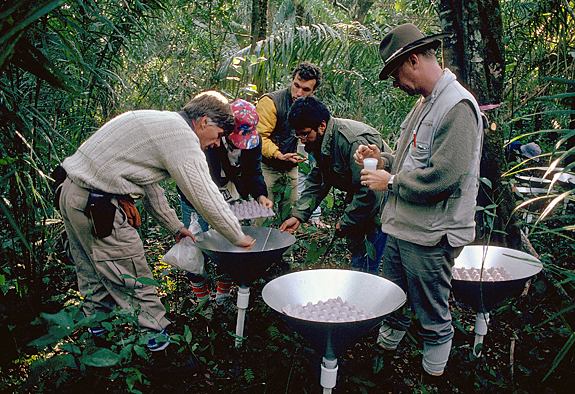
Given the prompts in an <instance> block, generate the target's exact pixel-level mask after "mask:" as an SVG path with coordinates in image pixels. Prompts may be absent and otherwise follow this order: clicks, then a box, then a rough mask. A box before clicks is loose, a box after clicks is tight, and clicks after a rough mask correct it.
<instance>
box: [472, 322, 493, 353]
mask: <svg viewBox="0 0 575 394" xmlns="http://www.w3.org/2000/svg"><path fill="white" fill-rule="evenodd" d="M487 326H489V313H487V312H477V315H475V342H474V343H473V355H474V356H475V357H480V356H481V349H479V347H478V345H481V346H480V347H481V348H483V337H485V335H487Z"/></svg>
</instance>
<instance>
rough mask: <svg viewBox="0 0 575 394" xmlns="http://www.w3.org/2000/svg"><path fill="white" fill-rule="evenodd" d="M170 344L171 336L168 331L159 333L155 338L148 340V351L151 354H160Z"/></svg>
mask: <svg viewBox="0 0 575 394" xmlns="http://www.w3.org/2000/svg"><path fill="white" fill-rule="evenodd" d="M169 344H170V336H169V335H168V333H167V332H166V330H165V329H164V330H162V331H159V332H157V333H156V334H155V335H154V337H153V338H151V339H149V340H148V350H149V351H151V352H159V351H161V350H164V349H165V348H167V347H168V345H169Z"/></svg>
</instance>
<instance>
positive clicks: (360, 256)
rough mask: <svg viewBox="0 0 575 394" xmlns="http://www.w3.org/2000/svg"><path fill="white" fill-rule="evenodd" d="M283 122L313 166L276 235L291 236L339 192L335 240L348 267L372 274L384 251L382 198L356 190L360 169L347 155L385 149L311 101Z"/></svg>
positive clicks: (300, 102)
mask: <svg viewBox="0 0 575 394" xmlns="http://www.w3.org/2000/svg"><path fill="white" fill-rule="evenodd" d="M288 122H289V124H290V126H291V127H292V128H293V129H294V130H295V133H296V136H297V138H299V139H300V140H301V141H302V142H303V143H304V144H305V149H306V151H308V152H310V153H312V154H313V155H314V157H315V158H316V160H317V163H316V165H315V166H314V167H313V168H312V170H311V172H310V174H309V176H308V178H307V180H306V183H305V188H304V190H303V192H302V194H301V197H300V198H299V200H298V201H297V205H296V206H295V207H294V209H293V210H292V216H291V217H290V218H288V219H286V220H285V221H284V222H283V223H282V225H281V226H280V230H281V231H288V232H290V233H293V232H294V231H296V230H297V229H298V227H299V226H300V224H301V223H305V222H306V221H307V220H308V219H309V217H310V215H311V213H312V212H313V210H314V209H315V208H316V207H317V206H318V205H319V204H320V203H321V201H322V200H323V199H324V198H325V197H326V196H327V194H328V193H329V191H330V189H331V188H332V187H335V188H337V189H339V190H342V191H345V192H347V195H346V199H345V205H346V207H345V211H344V213H343V215H342V217H341V218H340V219H339V221H338V223H337V224H336V230H335V231H336V235H337V236H338V237H345V238H346V239H347V241H348V248H349V250H350V252H351V266H352V268H354V269H358V270H362V271H365V272H370V273H373V274H377V273H378V272H379V263H380V260H381V255H382V253H383V248H384V246H385V234H383V233H382V232H381V229H380V224H379V222H378V216H379V209H380V205H381V200H382V193H380V192H374V191H372V190H369V188H367V187H366V186H362V185H361V182H360V171H361V167H360V166H359V165H357V164H356V163H354V160H353V154H354V153H355V151H356V149H357V148H358V147H359V146H360V145H362V144H364V145H368V144H369V145H375V146H377V147H378V148H379V149H383V147H387V145H385V144H384V143H383V142H382V140H381V136H380V134H379V132H378V131H377V130H375V129H374V128H372V127H370V126H368V125H366V124H364V123H361V122H357V121H355V120H351V119H341V118H334V117H332V116H331V114H330V112H329V110H328V109H327V107H326V106H325V105H324V104H323V103H322V102H321V101H319V100H318V99H316V98H315V97H313V96H312V97H302V98H299V99H297V100H296V101H295V102H294V103H293V105H292V107H291V109H290V111H289V114H288Z"/></svg>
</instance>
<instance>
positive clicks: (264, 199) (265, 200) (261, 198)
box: [258, 195, 274, 208]
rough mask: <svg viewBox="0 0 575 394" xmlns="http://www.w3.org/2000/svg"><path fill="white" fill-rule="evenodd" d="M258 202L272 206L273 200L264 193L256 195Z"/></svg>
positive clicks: (265, 205)
mask: <svg viewBox="0 0 575 394" xmlns="http://www.w3.org/2000/svg"><path fill="white" fill-rule="evenodd" d="M258 202H259V203H260V204H261V205H263V206H264V207H266V208H273V207H274V203H273V201H272V200H270V199H269V198H267V197H266V196H264V195H261V196H259V197H258Z"/></svg>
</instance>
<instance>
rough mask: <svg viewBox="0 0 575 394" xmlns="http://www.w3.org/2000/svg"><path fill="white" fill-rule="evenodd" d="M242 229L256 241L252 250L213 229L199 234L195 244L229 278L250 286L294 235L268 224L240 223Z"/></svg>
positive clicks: (290, 243)
mask: <svg viewBox="0 0 575 394" xmlns="http://www.w3.org/2000/svg"><path fill="white" fill-rule="evenodd" d="M242 230H243V232H244V233H245V234H247V235H249V236H251V237H252V238H254V239H255V240H256V243H255V245H254V246H252V248H251V249H245V248H241V247H239V246H235V245H234V244H232V243H230V241H228V240H227V239H226V238H224V237H223V236H222V235H221V234H220V233H218V232H217V231H215V230H209V231H206V232H205V233H201V234H198V235H197V237H196V246H197V247H198V248H200V249H201V250H202V251H203V252H204V253H206V254H207V255H208V256H210V257H211V258H212V260H213V261H214V263H215V264H217V265H218V267H219V268H220V269H221V271H222V272H225V273H226V274H228V275H229V276H230V277H231V278H232V280H234V281H235V282H237V283H239V284H241V285H249V284H250V283H251V282H253V281H254V280H255V279H258V278H260V277H261V276H262V275H263V273H264V272H265V271H266V270H267V269H268V268H269V267H270V266H271V265H272V264H274V263H276V262H278V261H280V259H281V256H282V254H283V253H284V252H285V251H286V250H287V248H289V247H290V246H291V245H293V244H294V243H295V237H294V236H293V235H292V234H289V233H287V232H281V231H279V230H278V229H275V228H268V227H251V226H242Z"/></svg>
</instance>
